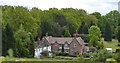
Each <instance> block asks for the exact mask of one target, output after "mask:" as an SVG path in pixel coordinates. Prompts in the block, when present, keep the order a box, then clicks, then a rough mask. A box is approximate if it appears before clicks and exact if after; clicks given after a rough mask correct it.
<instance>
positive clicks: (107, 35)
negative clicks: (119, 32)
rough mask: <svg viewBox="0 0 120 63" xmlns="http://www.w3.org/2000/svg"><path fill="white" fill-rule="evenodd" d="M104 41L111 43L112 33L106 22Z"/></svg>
mask: <svg viewBox="0 0 120 63" xmlns="http://www.w3.org/2000/svg"><path fill="white" fill-rule="evenodd" d="M104 40H105V41H112V31H111V27H110V24H109V23H108V22H106V26H105V33H104Z"/></svg>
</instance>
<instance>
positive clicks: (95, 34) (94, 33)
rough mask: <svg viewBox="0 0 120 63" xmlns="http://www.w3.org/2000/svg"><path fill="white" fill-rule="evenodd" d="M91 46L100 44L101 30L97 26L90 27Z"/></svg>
mask: <svg viewBox="0 0 120 63" xmlns="http://www.w3.org/2000/svg"><path fill="white" fill-rule="evenodd" d="M89 37H90V41H89V46H91V47H97V46H98V40H99V39H100V37H101V31H100V29H99V28H98V27H97V26H91V27H90V29H89Z"/></svg>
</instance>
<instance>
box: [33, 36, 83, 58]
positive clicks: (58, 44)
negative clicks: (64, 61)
mask: <svg viewBox="0 0 120 63" xmlns="http://www.w3.org/2000/svg"><path fill="white" fill-rule="evenodd" d="M62 45H63V46H64V52H65V53H69V54H71V55H74V54H79V53H83V52H84V49H85V43H84V40H82V38H81V37H52V36H45V37H43V38H42V40H40V39H39V38H38V41H37V45H36V47H35V57H40V55H41V52H43V51H45V50H47V51H50V52H51V51H61V49H62Z"/></svg>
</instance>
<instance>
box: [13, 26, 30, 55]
mask: <svg viewBox="0 0 120 63" xmlns="http://www.w3.org/2000/svg"><path fill="white" fill-rule="evenodd" d="M15 37H16V38H15V39H16V45H17V47H16V51H17V52H18V54H17V55H18V56H19V57H30V49H29V48H30V46H31V44H30V43H31V40H30V32H26V31H25V30H24V28H23V26H22V24H21V26H20V29H19V30H18V31H16V33H15ZM31 52H32V51H31ZM31 55H32V54H31Z"/></svg>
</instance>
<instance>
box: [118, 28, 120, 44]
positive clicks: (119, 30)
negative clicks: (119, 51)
mask: <svg viewBox="0 0 120 63" xmlns="http://www.w3.org/2000/svg"><path fill="white" fill-rule="evenodd" d="M117 39H118V42H120V26H119V27H118V33H117Z"/></svg>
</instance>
